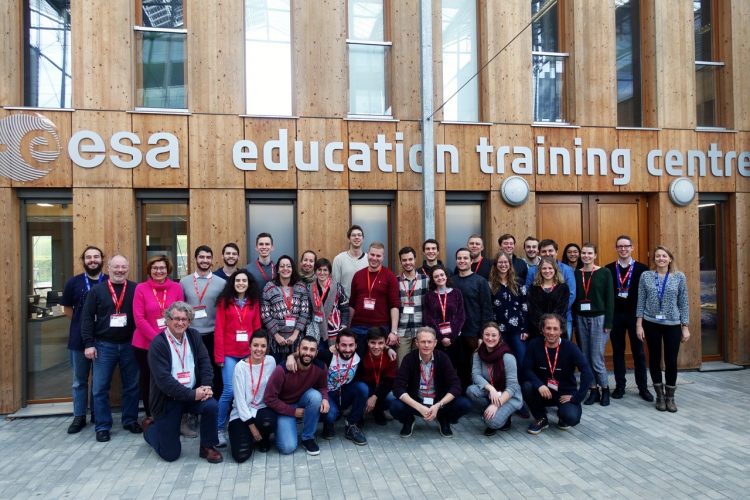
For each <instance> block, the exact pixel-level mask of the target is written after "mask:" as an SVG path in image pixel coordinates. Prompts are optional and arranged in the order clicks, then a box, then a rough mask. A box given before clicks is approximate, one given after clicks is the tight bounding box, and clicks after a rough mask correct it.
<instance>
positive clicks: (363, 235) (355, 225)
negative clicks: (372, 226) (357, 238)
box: [346, 224, 365, 238]
mask: <svg viewBox="0 0 750 500" xmlns="http://www.w3.org/2000/svg"><path fill="white" fill-rule="evenodd" d="M356 229H359V230H360V232H361V233H362V237H363V238H364V237H365V230H364V229H362V226H360V225H357V224H353V225H352V227H350V228H349V229H348V230H347V231H346V237H347V238H351V237H352V231H354V230H356Z"/></svg>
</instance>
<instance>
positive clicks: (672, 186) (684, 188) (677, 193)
mask: <svg viewBox="0 0 750 500" xmlns="http://www.w3.org/2000/svg"><path fill="white" fill-rule="evenodd" d="M694 198H695V186H694V185H693V183H692V181H691V180H690V179H688V178H687V177H680V178H678V179H675V180H673V181H672V182H670V183H669V199H670V200H672V203H674V204H675V205H677V206H680V207H684V206H686V205H690V203H691V202H692V201H693V199H694Z"/></svg>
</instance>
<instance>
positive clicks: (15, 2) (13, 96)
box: [0, 0, 23, 106]
mask: <svg viewBox="0 0 750 500" xmlns="http://www.w3.org/2000/svg"><path fill="white" fill-rule="evenodd" d="M22 3H23V0H5V1H4V2H1V3H0V40H2V46H3V50H2V51H0V68H2V71H0V104H3V105H6V106H20V105H21V104H23V62H22V61H23V57H22V54H23V18H22V17H21V13H22V12H23V10H22V8H21V5H22Z"/></svg>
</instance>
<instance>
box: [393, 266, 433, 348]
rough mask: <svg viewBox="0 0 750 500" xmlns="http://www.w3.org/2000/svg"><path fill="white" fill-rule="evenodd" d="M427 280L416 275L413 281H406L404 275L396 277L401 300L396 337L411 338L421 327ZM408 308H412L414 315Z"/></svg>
mask: <svg viewBox="0 0 750 500" xmlns="http://www.w3.org/2000/svg"><path fill="white" fill-rule="evenodd" d="M428 283H429V282H428V281H427V278H426V277H425V276H424V275H422V274H420V273H416V276H415V278H414V279H411V280H410V279H408V278H407V277H406V275H405V274H404V273H401V274H400V275H399V277H398V293H399V297H400V299H401V306H400V307H399V318H398V336H399V337H405V338H413V337H415V336H416V334H417V328H419V327H421V326H423V324H424V320H423V318H422V308H423V307H424V302H425V295H427V291H428ZM409 308H414V310H413V312H414V314H407V313H409V312H411V310H410V309H409Z"/></svg>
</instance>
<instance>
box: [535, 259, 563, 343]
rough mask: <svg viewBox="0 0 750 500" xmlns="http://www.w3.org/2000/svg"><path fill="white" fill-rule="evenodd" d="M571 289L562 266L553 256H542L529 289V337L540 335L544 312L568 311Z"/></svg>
mask: <svg viewBox="0 0 750 500" xmlns="http://www.w3.org/2000/svg"><path fill="white" fill-rule="evenodd" d="M569 297H570V289H569V288H568V286H567V285H566V284H565V280H564V279H563V276H562V273H561V272H560V267H559V266H558V265H557V261H556V260H555V259H553V258H552V257H542V260H541V261H540V262H539V268H538V271H537V273H536V275H535V276H534V282H533V284H532V285H531V289H530V290H529V315H528V317H527V322H526V325H527V326H528V329H529V337H540V336H541V332H540V331H539V320H540V319H541V318H542V316H543V315H544V314H559V315H560V316H562V317H563V318H564V317H566V316H567V313H568V298H569Z"/></svg>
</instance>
